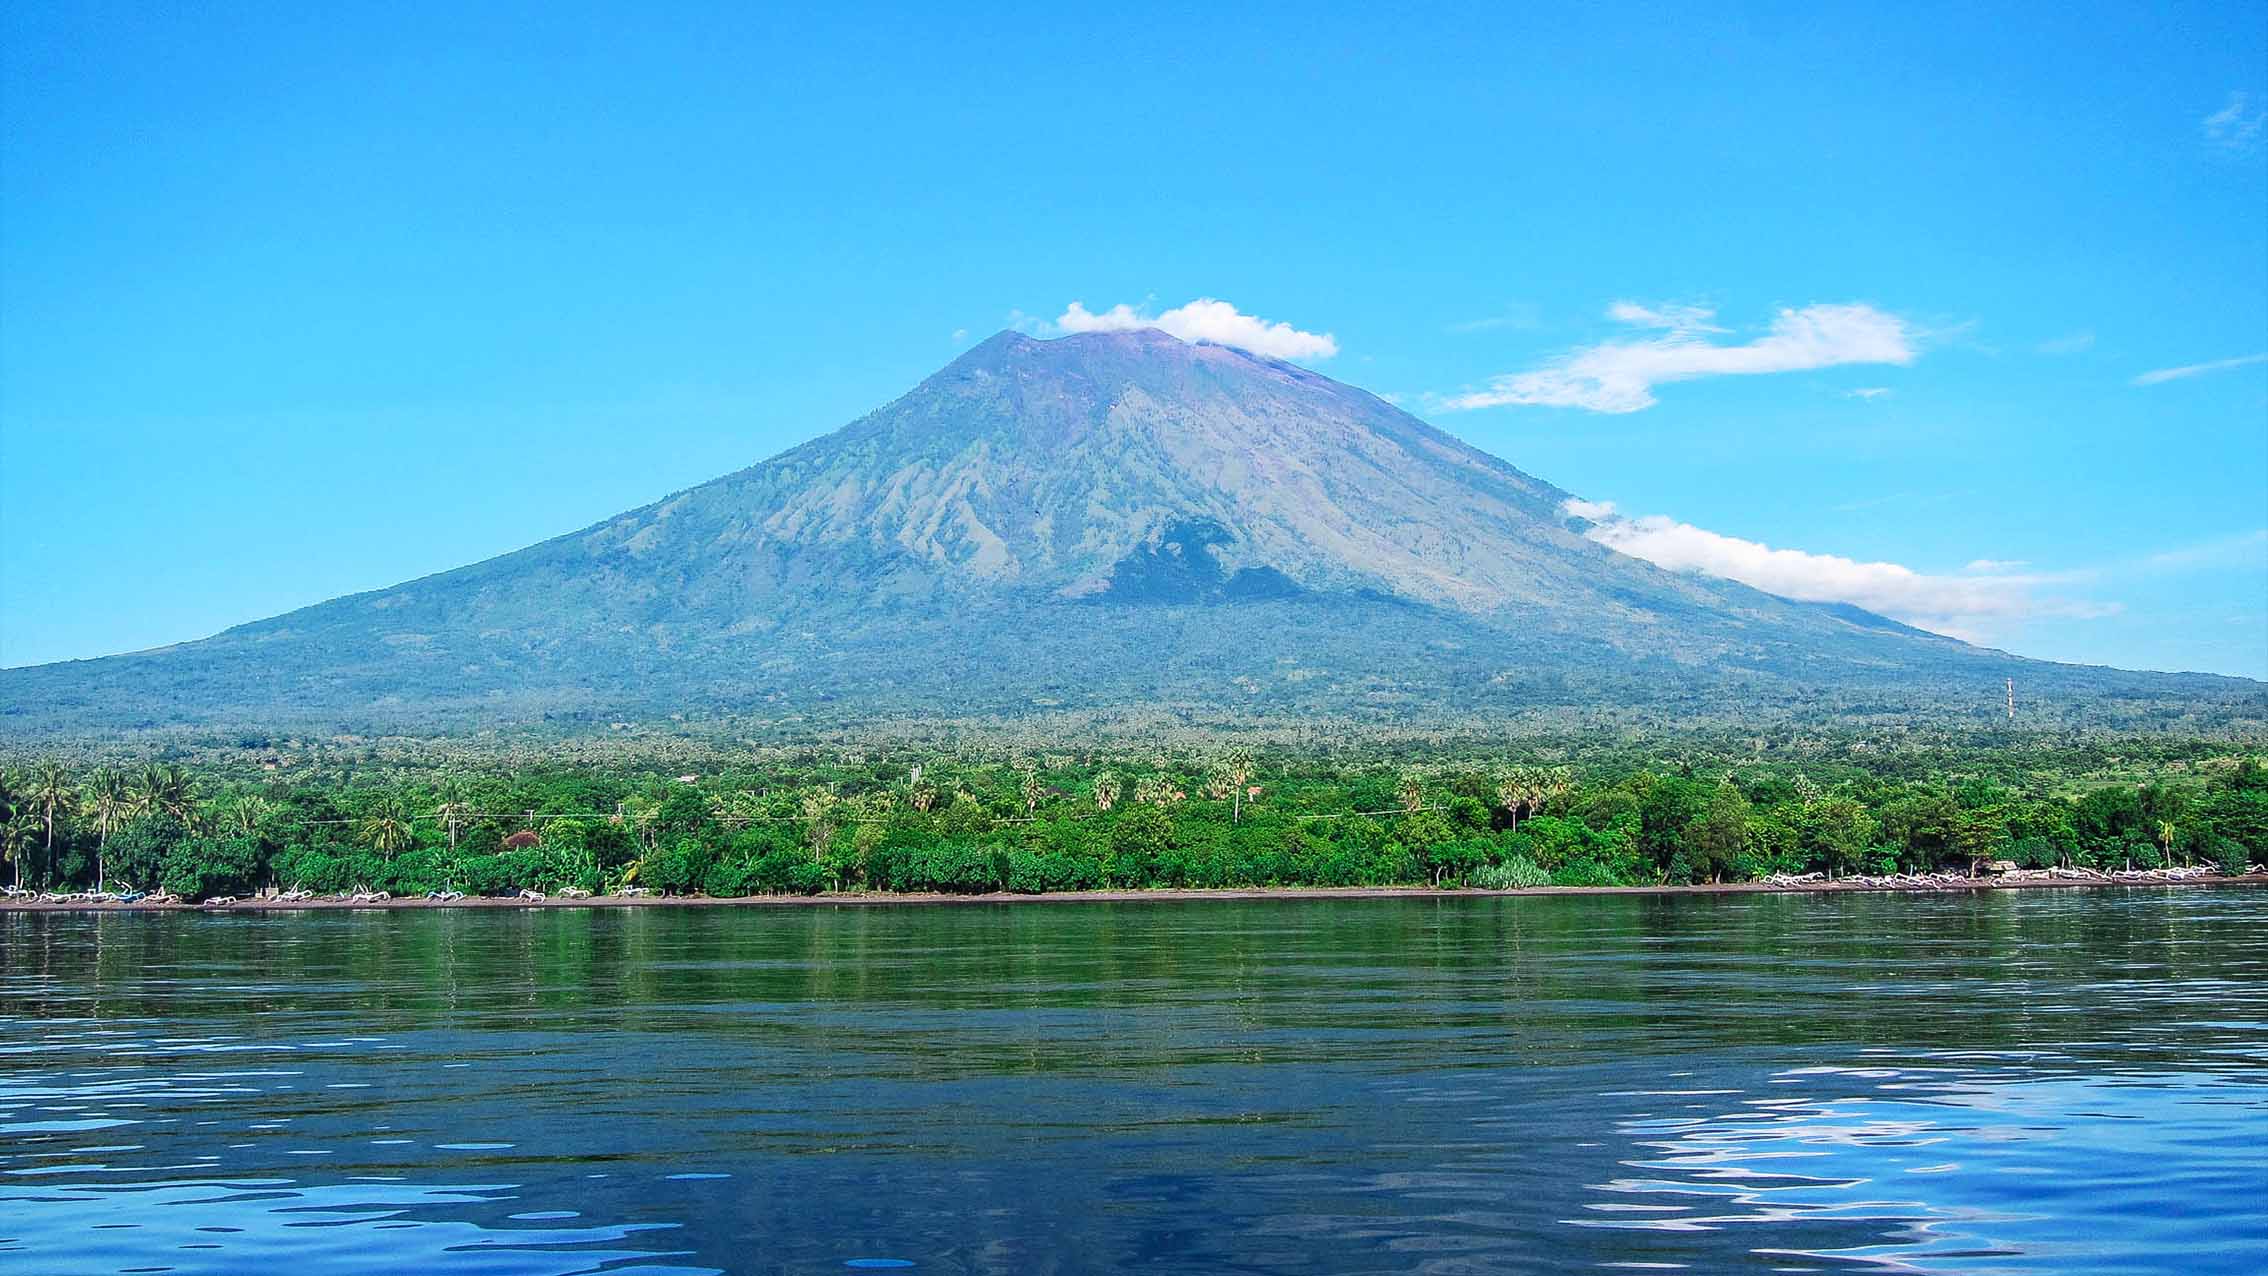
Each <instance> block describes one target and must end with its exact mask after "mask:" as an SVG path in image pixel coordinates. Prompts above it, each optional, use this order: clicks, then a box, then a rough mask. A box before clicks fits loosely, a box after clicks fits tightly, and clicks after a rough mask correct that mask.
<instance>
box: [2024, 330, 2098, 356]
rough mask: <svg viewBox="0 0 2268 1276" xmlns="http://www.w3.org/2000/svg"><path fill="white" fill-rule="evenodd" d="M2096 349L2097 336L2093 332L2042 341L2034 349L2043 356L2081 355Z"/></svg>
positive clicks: (2077, 333)
mask: <svg viewBox="0 0 2268 1276" xmlns="http://www.w3.org/2000/svg"><path fill="white" fill-rule="evenodd" d="M2094 347H2095V334H2094V333H2093V332H2092V331H2084V332H2074V333H2072V334H2071V335H2070V336H2067V337H2055V338H2051V339H2049V340H2047V341H2042V342H2041V343H2040V344H2038V345H2037V346H2034V347H2033V349H2035V350H2038V351H2039V352H2040V353H2041V354H2079V353H2081V352H2082V351H2086V350H2092V349H2094Z"/></svg>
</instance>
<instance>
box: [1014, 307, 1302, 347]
mask: <svg viewBox="0 0 2268 1276" xmlns="http://www.w3.org/2000/svg"><path fill="white" fill-rule="evenodd" d="M1055 328H1056V330H1057V331H1059V332H1067V333H1068V332H1125V331H1128V330H1130V329H1134V328H1156V329H1157V330H1158V331H1160V332H1165V333H1170V334H1172V335H1173V336H1176V337H1179V338H1181V339H1182V340H1183V341H1210V342H1212V343H1213V344H1215V345H1222V346H1234V347H1236V348H1237V349H1239V350H1249V351H1251V352H1252V353H1254V354H1263V355H1268V356H1271V357H1273V358H1278V359H1328V358H1330V357H1331V356H1332V355H1335V354H1337V353H1339V343H1338V340H1337V339H1336V338H1334V337H1333V336H1332V335H1331V334H1330V333H1328V332H1302V331H1300V330H1299V329H1297V328H1294V327H1292V326H1291V325H1290V324H1288V323H1271V322H1269V321H1268V320H1265V319H1261V318H1258V317H1256V316H1253V315H1248V314H1245V313H1244V312H1242V311H1240V310H1238V309H1237V308H1236V307H1235V306H1232V305H1230V304H1229V303H1228V302H1225V301H1216V300H1214V299H1213V298H1211V297H1199V298H1198V299H1197V300H1195V301H1192V302H1190V303H1189V304H1187V305H1185V306H1175V307H1174V308H1173V309H1171V310H1168V311H1165V312H1164V313H1162V314H1156V315H1149V314H1144V313H1142V312H1141V311H1139V310H1136V309H1135V308H1134V307H1132V306H1129V305H1126V304H1125V303H1123V302H1121V303H1120V304H1118V305H1115V306H1112V307H1111V308H1110V309H1108V310H1105V311H1102V312H1101V313H1099V314H1098V313H1096V312H1094V311H1091V310H1089V309H1087V307H1086V306H1085V305H1084V304H1082V303H1080V302H1076V301H1074V302H1072V303H1071V305H1070V306H1069V308H1067V309H1065V310H1064V312H1063V313H1062V315H1061V316H1059V317H1058V318H1057V319H1056V321H1055Z"/></svg>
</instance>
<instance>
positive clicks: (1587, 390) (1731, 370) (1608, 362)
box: [1437, 301, 1918, 412]
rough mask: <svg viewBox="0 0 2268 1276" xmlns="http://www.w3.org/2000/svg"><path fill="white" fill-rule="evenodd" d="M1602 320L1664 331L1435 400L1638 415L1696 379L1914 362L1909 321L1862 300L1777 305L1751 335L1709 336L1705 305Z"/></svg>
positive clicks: (1631, 310)
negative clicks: (1767, 325)
mask: <svg viewBox="0 0 2268 1276" xmlns="http://www.w3.org/2000/svg"><path fill="white" fill-rule="evenodd" d="M1607 316H1608V317H1609V318H1611V319H1614V320H1616V321H1618V322H1621V323H1626V324H1630V325H1633V326H1635V327H1641V328H1653V329H1659V330H1661V335H1660V336H1654V337H1647V338H1644V339H1642V340H1635V341H1608V342H1604V343H1601V344H1599V345H1595V346H1591V347H1588V348H1586V349H1582V350H1576V351H1572V352H1570V353H1568V354H1565V355H1562V356H1560V357H1559V358H1557V359H1554V360H1553V361H1551V362H1550V363H1548V364H1546V365H1544V366H1543V367H1541V368H1537V369H1535V370H1533V371H1530V372H1519V373H1512V374H1509V375H1506V376H1500V377H1495V378H1492V379H1491V380H1490V381H1489V383H1488V386H1487V388H1486V389H1482V390H1474V391H1468V392H1466V393H1464V394H1457V395H1450V396H1447V397H1445V398H1441V399H1439V400H1438V401H1437V402H1438V406H1440V407H1441V408H1442V409H1444V410H1447V411H1461V410H1467V409H1472V408H1493V407H1502V406H1505V405H1507V404H1532V405H1538V406H1545V407H1573V408H1584V409H1586V410H1588V411H1592V412H1636V411H1639V410H1641V409H1643V408H1649V407H1652V406H1653V405H1654V402H1655V399H1654V387H1655V386H1657V385H1663V384H1666V383H1668V382H1672V381H1690V380H1693V379H1694V378H1697V377H1716V376H1747V375H1755V374H1759V373H1766V372H1800V371H1805V370H1807V369H1811V368H1830V367H1835V366H1838V365H1841V364H1852V363H1876V364H1882V363H1887V364H1897V365H1900V366H1903V365H1905V364H1909V363H1912V362H1913V361H1914V356H1915V353H1916V349H1915V348H1916V345H1917V344H1918V334H1917V333H1916V332H1915V330H1914V327H1913V325H1911V324H1910V323H1908V322H1907V321H1906V320H1904V319H1901V318H1899V317H1898V316H1897V315H1893V314H1889V313H1887V312H1885V311H1881V310H1877V309H1875V308H1874V307H1873V306H1869V305H1865V304H1863V303H1855V302H1854V303H1848V304H1839V305H1813V306H1805V307H1803V308H1802V309H1800V310H1795V309H1791V310H1782V311H1780V313H1779V314H1778V315H1777V316H1775V317H1774V318H1773V320H1772V328H1771V331H1770V332H1768V333H1766V334H1765V335H1764V336H1761V337H1758V338H1756V339H1755V340H1753V341H1747V342H1741V343H1737V344H1731V345H1722V344H1718V343H1715V342H1712V341H1710V340H1708V336H1709V334H1712V333H1720V332H1723V331H1724V330H1723V329H1721V328H1717V327H1714V326H1712V324H1711V323H1710V321H1711V320H1712V319H1714V318H1715V312H1713V311H1711V310H1709V309H1708V308H1706V307H1703V306H1683V305H1672V306H1642V305H1639V304H1638V303H1636V302H1629V301H1618V302H1616V303H1615V304H1614V305H1612V306H1610V307H1608V309H1607Z"/></svg>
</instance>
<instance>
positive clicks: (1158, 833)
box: [0, 740, 2268, 898]
mask: <svg viewBox="0 0 2268 1276" xmlns="http://www.w3.org/2000/svg"><path fill="white" fill-rule="evenodd" d="M1789 752H1791V753H1796V754H1800V755H1801V756H1788V757H1775V756H1772V752H1771V751H1767V750H1763V749H1761V748H1760V747H1759V745H1758V743H1757V742H1749V743H1748V744H1747V746H1746V747H1742V745H1741V744H1740V743H1739V742H1734V741H1715V742H1702V741H1687V742H1685V743H1684V745H1683V746H1681V748H1680V749H1679V751H1678V753H1677V754H1675V755H1672V754H1670V753H1669V750H1668V749H1666V748H1665V747H1662V746H1658V745H1657V746H1655V747H1654V751H1653V752H1651V753H1648V752H1646V751H1644V750H1643V749H1640V748H1636V747H1632V746H1620V747H1592V748H1585V747H1583V746H1579V745H1564V744H1563V745H1557V746H1530V747H1526V748H1523V749H1522V750H1520V751H1518V753H1517V754H1516V755H1513V756H1507V755H1505V754H1492V753H1491V752H1490V751H1487V750H1476V749H1472V748H1461V749H1434V750H1408V749H1405V750H1402V751H1400V752H1399V753H1398V754H1397V752H1396V751H1395V750H1392V749H1380V750H1376V751H1373V752H1371V753H1368V754H1364V755H1360V756H1355V755H1353V751H1352V750H1340V751H1338V752H1336V753H1326V752H1321V751H1309V752H1300V753H1291V752H1287V753H1284V754H1281V755H1274V756H1271V755H1270V753H1269V752H1268V751H1267V750H1265V749H1259V750H1256V749H1254V748H1253V747H1251V746H1247V745H1240V744H1235V743H1228V744H1220V743H1212V744H1204V745H1197V746H1192V747H1188V748H1183V749H1177V750H1172V751H1166V750H1157V749H1152V750H1146V751H1144V750H1128V749H1115V750H1095V751H1086V752H1081V751H1077V750H1072V749H1068V748H1066V749H1054V748H1047V747H1039V748H1031V749H1023V748H995V749H977V750H966V751H964V750H955V749H949V748H932V749H927V750H923V751H918V752H915V751H903V750H889V749H874V748H860V747H852V746H837V747H830V748H824V749H805V750H793V749H784V748H774V749H763V750H751V751H750V752H749V753H747V754H744V755H735V754H732V753H730V752H722V751H719V752H714V753H710V754H707V755H705V756H701V757H699V758H697V759H696V758H672V759H669V760H668V763H667V764H661V763H658V761H657V760H656V759H654V758H651V757H648V758H645V759H642V760H640V759H636V758H634V757H632V756H629V755H625V756H624V757H621V758H616V759H612V760H607V759H603V758H601V759H595V760H594V759H590V758H575V759H549V760H545V759H525V758H481V757H478V756H476V755H470V754H452V755H449V756H448V757H447V758H446V759H445V760H443V759H434V760H430V761H427V762H422V763H421V762H419V761H416V760H404V759H402V758H399V757H388V756H386V755H384V754H382V753H379V752H376V751H372V750H361V751H357V750H354V749H339V748H332V749H330V750H324V749H321V748H308V749H306V750H305V751H303V752H296V751H294V750H292V749H289V748H284V749H277V748H273V747H252V748H246V749H243V750H239V751H236V752H234V753H231V754H227V755H224V756H221V757H215V758H207V759H201V760H197V761H193V762H182V761H148V760H145V761H142V762H140V763H138V764H135V763H118V762H106V763H103V764H99V765H93V766H91V767H86V768H84V769H74V768H73V767H72V766H70V765H67V764H66V762H65V761H64V760H62V759H58V758H39V759H25V760H22V761H21V762H20V763H19V764H17V765H14V766H11V767H8V768H6V769H5V770H4V771H0V818H4V821H5V822H4V824H0V850H4V851H5V854H6V857H7V860H8V861H9V880H10V881H11V882H13V883H14V885H15V886H16V887H17V888H21V889H27V890H33V889H60V890H72V889H85V888H89V887H91V888H94V889H97V890H124V889H135V890H143V891H150V890H165V891H169V892H172V893H175V894H178V895H181V896H183V897H185V898H206V897H210V896H214V895H221V894H233V895H244V894H249V893H252V892H257V891H262V890H290V889H297V890H305V891H310V892H317V893H334V892H349V891H380V890H383V891H389V892H392V893H395V894H405V893H423V892H429V891H436V890H456V891H463V892H466V893H471V894H491V895H494V894H510V893H516V892H518V891H521V890H525V889H533V890H541V891H552V890H559V889H567V888H576V889H582V890H589V891H593V892H598V891H606V890H616V889H621V888H624V887H627V886H636V887H640V888H643V889H645V890H649V891H653V892H657V893H665V894H686V895H690V894H706V895H713V896H745V895H753V894H812V893H817V892H822V891H920V892H990V891H1011V892H1026V893H1037V892H1057V891H1077V890H1094V889H1106V888H1107V889H1145V888H1169V887H1170V888H1198V889H1203V888H1227V887H1266V886H1296V885H1321V886H1387V885H1430V886H1437V887H1443V888H1450V887H1459V886H1470V887H1482V888H1505V887H1518V886H1536V885H1545V884H1559V885H1586V886H1589V885H1598V886H1606V885H1646V884H1659V883H1688V882H1718V881H1739V880H1747V879H1756V878H1761V877H1765V876H1769V875H1773V874H1802V873H1821V874H1826V875H1829V876H1844V875H1851V874H1861V873H1890V872H1901V871H1903V872H1917V871H1927V870H1938V871H1944V870H1952V871H1971V870H1973V869H1975V868H1977V867H1978V866H1980V865H1984V864H1987V863H1990V862H1992V861H2001V860H2006V861H2013V862H2014V863H2016V864H2018V865H2022V866H2027V867H2047V866H2066V867H2094V868H2123V867H2157V866H2165V865H2182V864H2202V865H2211V866H2215V867H2218V868H2221V869H2223V870H2225V871H2232V872H2234V871H2243V869H2244V868H2245V867H2246V866H2247V865H2248V864H2251V863H2256V862H2258V861H2261V860H2263V859H2268V768H2264V767H2263V765H2262V762H2261V760H2260V758H2259V757H2257V756H2254V755H2252V754H2250V753H2248V752H2246V751H2245V750H2244V749H2243V748H2241V747H2236V746H2225V745H2215V744H2211V743H2207V742H2197V741H2191V742H2169V741H2162V740H2160V741H2151V740H2139V741H2130V742H2127V744H2126V745H2124V746H2123V747H2122V746H2121V745H2120V744H2119V743H2118V742H2115V741H2113V742H2106V741H2102V740H2087V741H2079V742H2073V743H2069V744H2063V745H2057V744H2052V743H2044V742H2040V743H2035V744H2034V745H2033V746H2032V747H2030V748H2026V749H1973V750H1964V749H1959V748H1934V749H1932V748H1911V749H1892V748H1884V747H1881V746H1880V745H1879V744H1873V743H1869V742H1864V741H1860V742H1851V743H1847V744H1845V745H1842V746H1838V747H1835V748H1821V747H1817V746H1814V747H1810V748H1806V749H1802V750H1790V751H1789ZM681 767H682V768H685V769H679V768H681Z"/></svg>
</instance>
